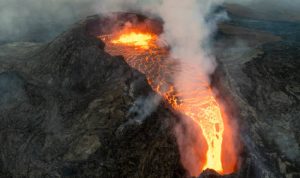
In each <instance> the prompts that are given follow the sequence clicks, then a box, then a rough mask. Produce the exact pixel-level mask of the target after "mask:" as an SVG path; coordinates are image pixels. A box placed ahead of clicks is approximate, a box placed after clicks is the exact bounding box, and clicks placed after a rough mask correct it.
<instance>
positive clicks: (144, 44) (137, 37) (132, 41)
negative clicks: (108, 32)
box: [112, 32, 153, 49]
mask: <svg viewBox="0 0 300 178" xmlns="http://www.w3.org/2000/svg"><path fill="white" fill-rule="evenodd" d="M152 39H153V36H152V35H151V34H148V33H136V32H130V33H125V34H121V36H119V37H118V38H117V39H114V40H112V43H113V44H126V45H129V46H137V47H141V48H144V49H148V48H149V41H150V40H152Z"/></svg>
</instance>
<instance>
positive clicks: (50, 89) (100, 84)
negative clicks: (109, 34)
mask: <svg viewBox="0 0 300 178" xmlns="http://www.w3.org/2000/svg"><path fill="white" fill-rule="evenodd" d="M85 25H86V24H85V22H81V23H79V24H76V25H75V26H74V27H73V28H72V29H71V30H70V31H68V32H65V33H64V34H62V35H60V36H59V37H57V38H56V39H55V40H54V41H52V42H51V43H48V44H46V45H38V46H36V47H32V48H30V49H31V50H29V51H28V52H23V51H22V50H21V51H20V50H17V48H12V47H5V49H6V51H9V50H10V51H14V50H12V49H15V52H14V53H12V54H11V53H10V54H11V55H10V56H8V55H2V56H1V57H0V58H1V61H6V62H3V63H1V72H2V73H0V92H1V99H0V112H1V116H0V143H1V146H0V155H1V156H0V160H1V161H0V175H1V177H182V176H183V175H184V171H183V169H182V168H181V167H180V164H179V154H178V150H177V146H176V142H175V139H174V137H173V135H172V124H173V123H174V121H175V120H176V117H175V116H174V115H173V114H172V113H171V112H170V111H169V110H168V109H167V108H165V107H164V105H163V104H161V103H160V102H159V100H157V96H155V94H154V93H153V92H152V91H151V89H150V87H149V86H148V84H147V82H146V80H145V77H144V76H143V75H142V74H140V73H139V72H137V71H135V70H133V69H132V68H130V67H129V66H128V65H127V64H126V63H125V62H124V61H123V60H122V58H120V57H112V56H110V55H109V54H107V53H105V52H104V50H103V46H104V45H103V43H102V42H101V41H99V40H97V39H96V38H94V37H92V36H89V35H87V33H86V29H85ZM29 46H30V45H29ZM33 49H34V50H33ZM7 58H10V60H7ZM145 97H147V99H149V98H150V100H151V98H152V100H153V102H154V104H156V105H158V106H159V107H157V108H144V110H148V109H152V110H153V112H152V113H151V112H149V113H147V114H144V113H139V112H137V113H134V112H135V111H134V109H132V108H134V107H147V106H143V105H142V104H141V103H139V102H136V101H138V100H141V99H143V98H145ZM136 105H140V106H136Z"/></svg>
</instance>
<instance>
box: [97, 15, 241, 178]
mask: <svg viewBox="0 0 300 178" xmlns="http://www.w3.org/2000/svg"><path fill="white" fill-rule="evenodd" d="M99 23H100V22H99ZM161 24H162V23H161V22H160V21H159V20H153V19H149V18H145V17H143V16H137V15H135V14H115V15H114V17H107V18H105V19H103V20H102V21H101V25H102V26H105V27H106V28H103V27H102V29H101V30H100V32H99V31H98V32H99V33H98V34H97V37H98V38H99V39H101V40H102V41H103V42H104V43H105V50H106V51H107V52H108V53H110V54H111V55H122V56H124V59H125V61H126V62H127V63H128V64H129V65H130V66H131V67H133V68H135V69H137V70H139V71H140V72H142V73H143V74H145V76H146V78H147V80H148V83H149V85H150V86H151V87H152V89H153V90H154V91H156V92H157V93H158V94H159V95H161V96H162V97H163V98H164V99H165V100H166V101H167V103H168V104H169V106H170V107H171V108H172V109H173V110H175V111H177V112H179V113H181V114H182V115H183V117H184V118H185V119H189V120H190V122H192V123H193V124H194V126H195V127H196V128H198V129H196V130H195V131H193V132H197V133H193V134H196V135H198V136H197V137H195V138H196V139H199V140H195V141H194V142H195V143H191V144H188V145H185V146H186V147H191V148H190V149H185V148H184V149H180V148H179V150H180V152H181V157H182V158H181V159H182V164H183V166H184V167H185V168H186V169H187V170H188V171H189V172H190V174H192V175H195V176H196V175H199V174H200V173H201V172H202V171H203V170H205V169H213V170H215V171H216V172H218V173H220V174H228V173H232V172H234V171H236V169H237V156H236V150H235V146H234V140H233V137H232V128H231V127H230V126H229V125H228V124H227V123H228V122H227V117H226V113H225V112H224V111H223V109H222V108H221V106H220V104H219V103H218V102H217V100H216V99H215V97H214V93H213V91H212V88H211V85H210V83H209V82H207V80H204V76H202V74H201V73H200V72H198V71H200V70H201V68H199V67H197V66H192V65H190V66H187V67H184V68H185V69H186V68H188V69H190V70H188V71H181V72H183V73H184V76H185V77H186V78H189V79H192V80H184V81H182V82H183V83H184V85H185V87H184V88H180V89H179V88H177V87H176V85H174V76H176V73H177V72H178V71H179V70H181V69H182V67H181V66H182V65H189V64H184V63H178V60H175V59H172V58H171V57H170V56H169V52H170V48H171V47H172V46H168V45H167V43H166V42H164V41H163V40H161V39H160V34H161V33H162V31H163V30H162V25H161ZM187 33H188V32H187ZM190 81H193V82H190ZM201 140H202V141H201ZM199 143H200V144H199ZM181 146H182V145H181ZM187 155H188V157H189V156H190V157H193V160H196V161H194V162H190V161H189V159H187V158H186V157H187ZM192 164H193V165H192ZM195 167H196V169H195Z"/></svg>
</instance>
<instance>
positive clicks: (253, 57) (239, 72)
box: [215, 41, 300, 178]
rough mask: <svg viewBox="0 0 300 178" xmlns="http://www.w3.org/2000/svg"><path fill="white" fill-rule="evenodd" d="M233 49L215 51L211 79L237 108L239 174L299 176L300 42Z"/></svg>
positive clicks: (242, 175)
mask: <svg viewBox="0 0 300 178" xmlns="http://www.w3.org/2000/svg"><path fill="white" fill-rule="evenodd" d="M244 47H245V46H244ZM235 48H236V49H227V51H225V52H224V51H223V52H220V53H219V54H220V55H219V60H220V62H221V63H222V64H221V65H220V66H219V70H218V72H217V73H216V74H215V76H217V77H216V78H217V79H216V81H215V83H216V85H217V87H218V88H219V91H220V92H221V95H223V98H227V101H233V103H235V104H234V105H235V106H236V108H235V110H236V111H238V113H234V114H235V116H234V117H236V118H238V119H237V122H238V124H239V127H240V135H241V139H242V142H243V144H244V146H245V147H244V152H245V153H244V155H243V157H244V161H243V162H242V164H241V165H242V166H241V168H240V170H239V172H238V173H237V177H243V178H247V177H249V178H250V177H251V178H252V177H268V178H277V177H298V176H300V170H299V167H300V164H299V163H300V157H299V156H300V148H299V145H300V140H299V124H300V122H299V117H300V112H299V111H300V103H299V94H300V93H299V87H300V78H299V77H300V70H299V69H300V62H299V58H300V56H299V54H300V46H299V44H297V43H290V42H286V41H282V42H276V43H266V44H264V45H262V46H259V47H257V48H256V49H253V48H252V49H251V48H247V49H242V48H243V46H236V47H235Z"/></svg>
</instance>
